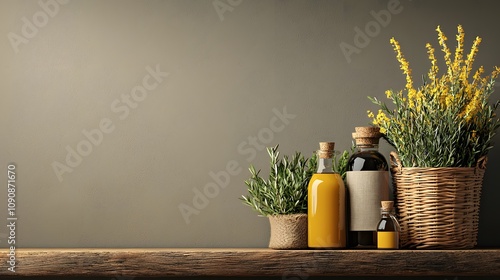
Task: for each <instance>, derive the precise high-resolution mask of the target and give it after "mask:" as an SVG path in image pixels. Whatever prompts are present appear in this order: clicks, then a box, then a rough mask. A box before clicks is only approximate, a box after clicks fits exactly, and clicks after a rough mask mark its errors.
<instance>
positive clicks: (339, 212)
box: [307, 142, 346, 249]
mask: <svg viewBox="0 0 500 280" xmlns="http://www.w3.org/2000/svg"><path fill="white" fill-rule="evenodd" d="M319 146H320V149H319V150H318V151H317V154H318V171H317V172H316V173H315V174H313V176H312V177H311V180H310V181H309V186H308V198H307V199H308V205H307V220H308V245H309V247H310V248H315V249H333V248H345V247H346V221H345V186H344V181H343V180H342V178H341V177H340V175H339V174H338V173H335V172H333V154H334V148H335V143H334V142H320V143H319Z"/></svg>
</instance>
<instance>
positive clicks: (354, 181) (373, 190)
mask: <svg viewBox="0 0 500 280" xmlns="http://www.w3.org/2000/svg"><path fill="white" fill-rule="evenodd" d="M346 183H347V189H348V190H349V204H350V227H349V230H351V231H376V230H377V224H378V222H379V220H380V201H382V200H389V172H388V171H348V172H347V174H346Z"/></svg>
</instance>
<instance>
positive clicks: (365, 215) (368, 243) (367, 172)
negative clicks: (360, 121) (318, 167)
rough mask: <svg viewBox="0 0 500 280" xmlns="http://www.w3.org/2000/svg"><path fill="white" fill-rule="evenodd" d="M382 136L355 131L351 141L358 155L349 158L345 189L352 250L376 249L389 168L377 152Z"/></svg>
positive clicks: (370, 131) (366, 129)
mask: <svg viewBox="0 0 500 280" xmlns="http://www.w3.org/2000/svg"><path fill="white" fill-rule="evenodd" d="M380 137H381V134H380V132H379V128H378V127H356V132H355V133H353V138H354V139H355V141H356V148H357V151H356V152H355V153H354V154H353V155H352V156H351V157H350V158H349V161H348V165H347V174H346V182H347V189H348V193H349V195H348V205H349V207H348V210H349V233H348V243H349V247H351V248H356V247H359V248H376V245H377V224H378V222H379V220H380V206H379V205H380V201H382V200H388V199H389V168H388V165H387V161H386V160H385V158H384V156H383V155H382V154H380V153H379V152H378V143H379V139H380Z"/></svg>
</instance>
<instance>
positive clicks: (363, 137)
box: [352, 126, 382, 146]
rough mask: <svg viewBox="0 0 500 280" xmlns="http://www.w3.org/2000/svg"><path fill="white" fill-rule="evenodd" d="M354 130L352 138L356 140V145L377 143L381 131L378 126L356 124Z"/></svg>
mask: <svg viewBox="0 0 500 280" xmlns="http://www.w3.org/2000/svg"><path fill="white" fill-rule="evenodd" d="M355 130H356V132H353V133H352V138H354V140H356V145H357V146H373V145H378V142H379V139H380V137H382V133H380V127H374V126H358V127H355Z"/></svg>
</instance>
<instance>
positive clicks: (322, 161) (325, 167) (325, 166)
mask: <svg viewBox="0 0 500 280" xmlns="http://www.w3.org/2000/svg"><path fill="white" fill-rule="evenodd" d="M317 173H333V160H332V159H331V158H318V172H317Z"/></svg>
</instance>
